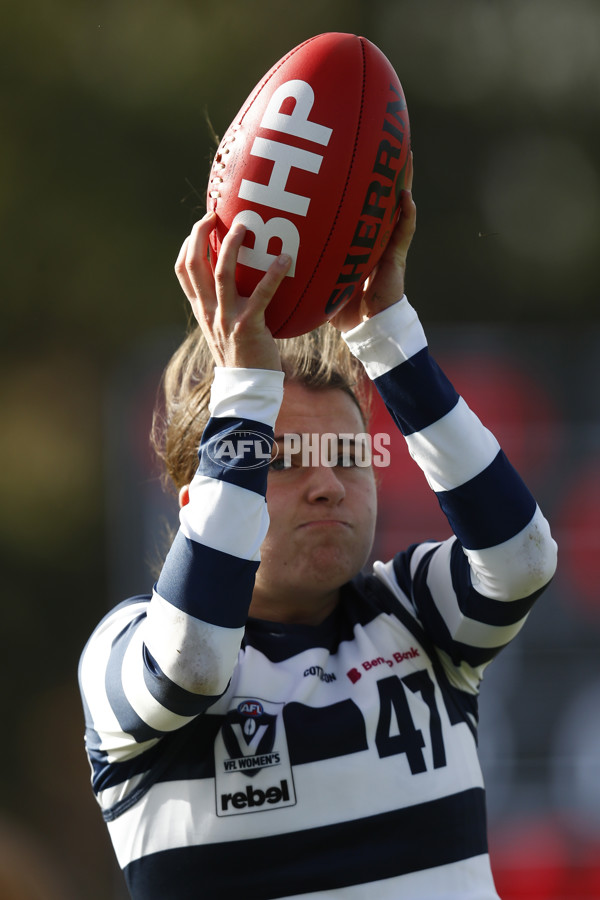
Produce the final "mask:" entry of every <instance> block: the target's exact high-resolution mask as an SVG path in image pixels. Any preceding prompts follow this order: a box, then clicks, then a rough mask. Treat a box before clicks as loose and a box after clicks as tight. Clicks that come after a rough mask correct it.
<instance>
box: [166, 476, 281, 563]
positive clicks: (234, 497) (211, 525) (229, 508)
mask: <svg viewBox="0 0 600 900" xmlns="http://www.w3.org/2000/svg"><path fill="white" fill-rule="evenodd" d="M196 493H197V494H198V500H197V502H192V501H193V500H194V497H195V494H196ZM179 521H180V523H181V530H182V531H183V533H184V535H185V536H186V537H187V538H189V539H190V540H192V541H197V542H198V543H200V544H204V546H205V547H212V548H213V550H221V551H222V552H223V553H229V554H231V555H232V556H237V557H239V558H240V559H248V560H255V561H256V560H259V559H260V545H261V544H262V542H263V540H264V538H265V535H266V533H267V531H268V528H269V514H268V512H267V504H266V503H265V498H264V497H263V496H262V495H260V494H257V493H255V492H254V491H249V490H247V489H246V488H242V487H239V486H238V485H235V484H231V483H229V482H225V481H219V480H218V479H216V478H209V477H207V476H205V475H199V474H196V475H195V476H194V478H193V480H192V483H191V485H190V503H188V504H187V505H186V506H184V507H182V509H181V510H180V513H179Z"/></svg>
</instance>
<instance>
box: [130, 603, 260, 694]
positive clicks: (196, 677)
mask: <svg viewBox="0 0 600 900" xmlns="http://www.w3.org/2000/svg"><path fill="white" fill-rule="evenodd" d="M243 636H244V629H243V628H222V627H221V626H219V625H211V624H209V623H207V622H202V621H200V619H196V618H195V617H194V616H190V615H188V614H187V613H185V612H183V611H182V610H180V609H177V608H176V607H175V606H173V605H172V604H171V603H169V602H168V601H167V600H164V599H163V598H162V597H161V596H160V595H159V594H157V593H156V592H155V593H154V596H153V598H152V603H151V604H150V608H149V610H148V616H147V618H146V621H145V623H144V637H145V641H146V647H147V648H148V650H149V652H150V653H151V655H152V656H153V657H154V659H155V660H156V662H157V663H158V665H159V666H160V668H161V670H162V671H163V672H164V673H165V675H166V676H167V678H170V679H171V681H173V682H175V684H177V685H179V686H180V687H182V688H184V690H186V691H191V692H192V693H196V694H209V695H213V696H216V695H217V694H221V693H222V692H223V691H224V690H225V688H226V687H227V684H228V683H229V679H230V677H231V671H232V669H233V666H234V664H235V661H236V659H237V654H238V652H239V649H240V645H241V642H242V638H243Z"/></svg>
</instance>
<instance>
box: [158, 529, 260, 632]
mask: <svg viewBox="0 0 600 900" xmlns="http://www.w3.org/2000/svg"><path fill="white" fill-rule="evenodd" d="M257 569H258V562H255V561H253V560H248V559H241V558H240V557H238V556H232V555H230V554H229V553H225V552H224V551H222V550H215V549H213V548H212V547H205V546H204V545H203V544H199V543H198V542H197V541H191V540H190V539H189V538H187V537H186V536H185V535H184V534H183V532H181V531H179V532H177V534H176V536H175V540H174V541H173V543H172V545H171V549H170V550H169V553H168V554H167V558H166V560H165V564H164V566H163V569H162V572H161V573H160V577H159V579H158V582H157V585H156V590H157V592H158V593H159V594H160V596H161V597H163V598H164V599H165V600H167V601H168V602H169V603H171V604H172V605H173V606H176V607H177V609H180V610H182V612H185V613H187V614H188V615H190V616H194V617H195V618H197V619H201V620H202V621H203V622H208V623H210V624H211V625H220V626H221V627H223V628H242V627H243V626H244V625H245V624H246V620H247V618H248V606H249V604H250V599H251V597H252V591H253V590H254V578H255V575H256V571H257Z"/></svg>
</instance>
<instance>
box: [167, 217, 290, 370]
mask: <svg viewBox="0 0 600 900" xmlns="http://www.w3.org/2000/svg"><path fill="white" fill-rule="evenodd" d="M215 222H216V216H215V214H214V213H207V214H206V215H205V216H204V218H203V219H201V220H200V221H199V222H197V223H196V224H195V225H194V227H193V228H192V232H191V234H190V235H189V237H188V238H186V240H185V241H184V243H183V246H182V248H181V250H180V252H179V256H178V257H177V262H176V263H175V272H176V273H177V277H178V279H179V283H180V284H181V287H182V288H183V292H184V294H185V295H186V297H187V298H188V300H189V301H190V305H191V307H192V311H193V313H194V316H195V318H196V321H197V322H198V324H199V325H200V328H201V329H202V333H203V334H204V337H205V338H206V341H207V343H208V346H209V348H210V351H211V353H212V355H213V358H214V360H215V363H216V365H217V366H231V367H239V368H250V369H281V359H280V356H279V350H278V348H277V344H276V343H275V340H274V339H273V335H272V334H271V332H270V331H269V329H268V328H267V326H266V324H265V310H266V308H267V306H268V305H269V303H270V301H271V299H272V298H273V295H274V293H275V291H276V290H277V288H278V287H279V285H280V284H281V281H282V280H283V278H284V276H285V274H286V272H287V270H288V269H289V267H290V264H291V259H290V257H289V256H284V255H282V256H280V257H279V258H278V259H276V260H275V261H274V262H273V263H272V264H271V266H270V267H269V269H268V270H267V272H266V273H265V275H264V276H263V278H262V279H261V280H260V281H259V283H258V284H257V286H256V288H255V290H254V291H253V293H252V296H251V297H240V295H239V294H238V292H237V288H236V284H235V267H236V264H237V258H238V253H239V250H240V247H241V246H242V242H243V240H244V235H245V233H246V229H245V228H244V227H243V226H240V225H235V226H234V227H233V228H232V229H230V231H229V232H228V234H227V235H226V236H225V239H224V240H223V243H222V245H221V249H220V251H219V257H218V259H217V264H216V266H215V271H214V274H213V271H212V266H211V264H210V260H209V258H208V239H209V236H210V234H211V232H212V231H213V229H214V227H215Z"/></svg>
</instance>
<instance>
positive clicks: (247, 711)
mask: <svg viewBox="0 0 600 900" xmlns="http://www.w3.org/2000/svg"><path fill="white" fill-rule="evenodd" d="M237 711H238V712H239V713H240V714H241V715H242V716H262V714H263V712H264V709H263V705H262V703H259V702H258V700H243V701H242V702H241V703H240V704H239V705H238V708H237Z"/></svg>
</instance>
